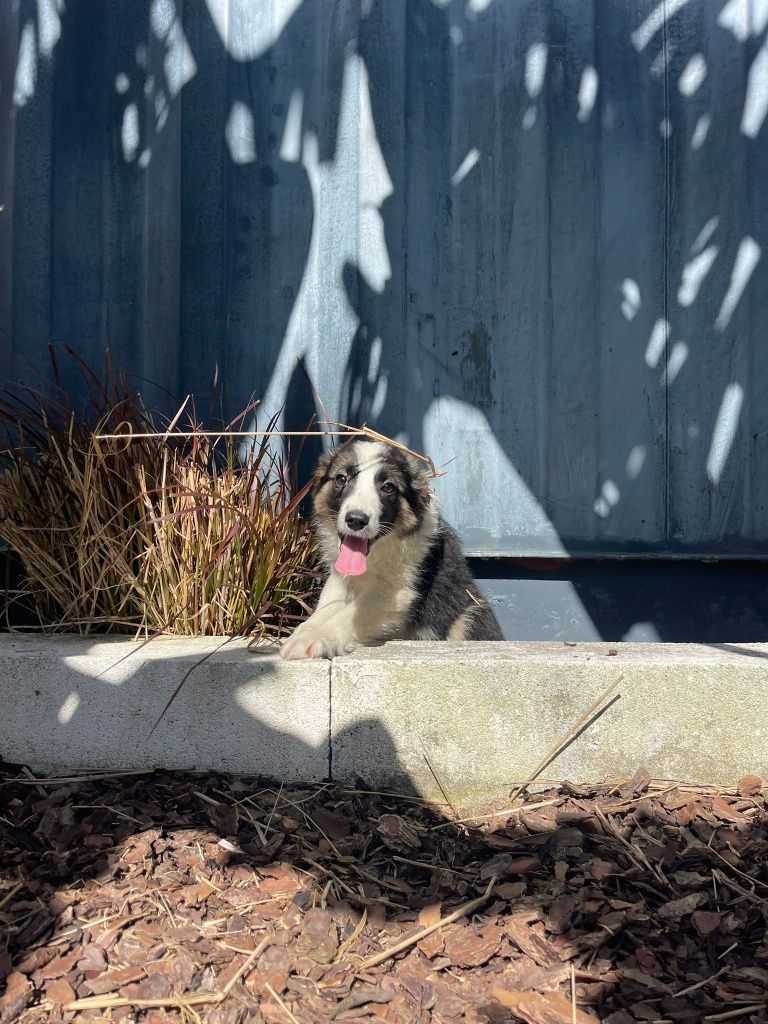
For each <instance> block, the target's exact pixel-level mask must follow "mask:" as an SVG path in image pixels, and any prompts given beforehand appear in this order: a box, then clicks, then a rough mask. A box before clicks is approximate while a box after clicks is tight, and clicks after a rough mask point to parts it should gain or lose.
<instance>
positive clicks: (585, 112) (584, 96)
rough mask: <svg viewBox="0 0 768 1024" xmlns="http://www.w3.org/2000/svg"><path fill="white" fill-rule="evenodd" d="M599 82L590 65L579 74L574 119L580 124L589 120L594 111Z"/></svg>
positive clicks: (595, 72)
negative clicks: (576, 106)
mask: <svg viewBox="0 0 768 1024" xmlns="http://www.w3.org/2000/svg"><path fill="white" fill-rule="evenodd" d="M599 82H600V78H599V76H598V74H597V71H596V70H595V69H594V68H593V67H592V66H591V65H589V66H587V67H586V68H584V70H583V71H582V72H581V81H580V82H579V95H578V97H577V100H578V104H579V110H578V113H577V114H576V117H577V118H578V120H579V121H580V122H581V123H582V124H584V122H585V121H588V120H589V118H590V116H591V114H592V111H593V110H594V107H595V100H596V99H597V88H598V85H599Z"/></svg>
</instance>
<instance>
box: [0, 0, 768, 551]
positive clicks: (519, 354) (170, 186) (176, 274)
mask: <svg viewBox="0 0 768 1024" xmlns="http://www.w3.org/2000/svg"><path fill="white" fill-rule="evenodd" d="M767 31H768V3H767V2H766V0H727V2H724V0H687V2H686V0H623V2H621V3H617V2H615V0H441V2H437V0H435V2H433V0H407V2H402V3H397V2H391V0H334V2H332V0H184V2H182V0H151V2H149V0H67V2H66V4H64V3H61V2H60V0H39V2H32V0H5V2H3V3H2V4H0V108H1V109H0V141H1V142H2V145H1V147H0V183H1V187H2V195H0V204H2V205H3V210H2V213H0V271H1V272H0V331H1V332H2V334H1V336H0V337H1V342H2V351H3V358H4V364H5V368H6V372H7V374H8V375H9V376H11V377H13V378H16V379H19V378H22V379H25V380H27V381H29V380H33V379H34V378H35V375H36V374H40V373H45V367H46V346H47V344H48V342H49V341H54V342H57V343H67V344H69V345H72V346H74V347H75V348H76V349H77V350H78V351H79V352H80V353H81V354H82V355H83V356H84V357H85V358H86V359H88V360H89V361H91V362H94V363H96V364H98V363H99V362H100V353H101V352H102V350H103V348H104V346H105V345H106V344H109V346H110V347H111V349H112V351H113V353H114V354H115V356H116V357H117V359H118V360H119V361H121V362H122V363H123V365H124V366H126V368H128V369H129V370H130V371H132V372H133V373H135V374H136V375H137V377H139V378H143V379H144V381H145V383H144V384H143V385H142V388H143V390H144V392H145V395H146V398H147V399H148V400H149V401H150V402H152V403H158V404H162V405H164V407H165V408H167V409H171V408H173V407H174V406H175V404H176V403H178V402H179V401H180V400H181V398H183V396H184V395H186V394H187V393H188V392H193V393H194V394H195V396H196V400H197V405H198V408H199V409H201V410H205V408H206V404H207V402H208V400H209V398H210V395H211V384H212V381H213V379H214V373H215V372H216V370H218V376H219V379H220V381H221V382H222V383H223V396H224V398H223V401H224V405H225V408H226V411H227V412H229V413H233V412H235V411H236V410H237V409H238V408H240V407H242V406H244V405H245V404H246V403H247V402H248V400H249V398H250V396H251V394H253V393H255V394H257V395H259V396H261V397H262V398H263V400H264V402H263V409H264V412H265V414H266V412H272V411H274V410H275V409H278V408H280V407H282V406H283V405H285V415H284V419H283V422H284V423H285V425H286V426H288V427H302V426H304V424H305V422H306V420H307V417H308V415H309V414H310V413H312V412H314V411H316V395H317V396H319V398H320V399H321V400H322V402H323V403H324V405H325V407H326V409H327V411H328V413H329V415H330V416H332V417H334V418H336V417H338V418H340V419H343V420H345V421H347V422H350V421H351V422H360V421H363V420H365V421H367V422H368V423H370V424H371V425H373V426H376V427H378V428H379V429H381V430H383V431H385V432H387V433H389V434H391V435H398V436H400V437H401V438H402V439H404V440H407V441H408V442H409V443H410V444H411V445H412V446H414V447H416V448H419V449H422V450H426V451H428V452H429V454H431V455H432V457H433V458H434V459H435V461H436V462H437V463H445V462H448V461H449V460H453V461H451V462H450V464H449V465H447V466H446V475H445V476H444V477H443V478H442V479H441V480H440V481H439V482H438V484H437V489H438V490H439V492H440V494H441V497H442V500H443V502H444V506H445V509H446V512H447V515H448V516H449V518H451V519H452V520H453V521H454V522H455V523H456V525H457V526H458V527H459V529H460V531H461V533H462V536H463V538H464V540H465V542H466V544H467V547H468V549H469V550H470V551H472V552H473V553H475V554H478V555H484V556H488V555H525V556H553V555H559V556H562V555H574V554H576V555H578V554H582V555H585V554H590V555H594V554H597V555H608V556H616V555H626V554H632V553H635V554H641V555H651V556H668V555H688V556H693V557H695V558H700V557H702V556H707V557H711V556H744V557H747V558H756V557H764V556H765V555H766V554H767V553H768V510H767V507H766V506H767V503H768V397H767V396H768V337H767V330H766V329H767V328H768V289H767V288H766V283H767V274H768V261H767V260H766V246H768V188H767V187H766V182H767V181H768V176H767V175H766V169H767V159H766V158H767V157H768V125H766V113H767V112H768V36H767V35H766V32H767ZM150 382H151V383H150ZM318 411H319V410H318ZM260 422H263V418H261V419H260Z"/></svg>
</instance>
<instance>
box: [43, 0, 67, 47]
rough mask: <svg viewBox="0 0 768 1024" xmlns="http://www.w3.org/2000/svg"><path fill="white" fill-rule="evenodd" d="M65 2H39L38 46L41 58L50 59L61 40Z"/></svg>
mask: <svg viewBox="0 0 768 1024" xmlns="http://www.w3.org/2000/svg"><path fill="white" fill-rule="evenodd" d="M63 10H64V3H63V0H37V46H38V50H39V51H40V56H41V57H46V58H48V57H50V56H51V55H52V54H53V51H54V49H55V48H56V43H58V41H59V39H60V38H61V18H60V17H59V15H60V14H61V12H62V11H63Z"/></svg>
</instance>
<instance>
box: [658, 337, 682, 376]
mask: <svg viewBox="0 0 768 1024" xmlns="http://www.w3.org/2000/svg"><path fill="white" fill-rule="evenodd" d="M687 358H688V346H687V345H686V343H685V342H684V341H676V342H675V343H674V345H673V346H672V351H671V352H670V353H669V359H668V360H667V366H666V369H665V370H664V375H663V377H662V383H663V384H667V385H672V384H674V383H675V379H676V377H677V375H678V373H680V371H681V370H682V368H683V366H684V365H685V361H686V359H687Z"/></svg>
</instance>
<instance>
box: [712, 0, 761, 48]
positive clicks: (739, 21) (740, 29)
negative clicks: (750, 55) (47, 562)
mask: <svg viewBox="0 0 768 1024" xmlns="http://www.w3.org/2000/svg"><path fill="white" fill-rule="evenodd" d="M717 24H718V25H719V26H720V27H721V28H725V29H728V31H729V32H732V33H733V35H734V38H735V39H736V40H738V42H740V43H746V41H747V39H749V37H750V36H751V35H752V36H759V35H761V33H762V32H763V31H764V29H765V28H766V26H768V0H728V3H727V4H725V6H724V7H723V9H722V10H721V11H720V13H719V14H718V16H717Z"/></svg>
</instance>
